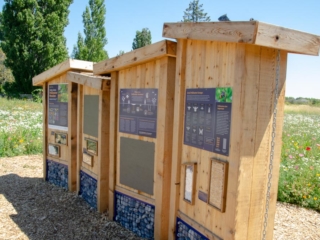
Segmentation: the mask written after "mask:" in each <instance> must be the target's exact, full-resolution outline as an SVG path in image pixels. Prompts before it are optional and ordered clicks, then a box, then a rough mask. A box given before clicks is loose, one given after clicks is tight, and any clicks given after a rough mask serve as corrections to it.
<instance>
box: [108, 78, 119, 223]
mask: <svg viewBox="0 0 320 240" xmlns="http://www.w3.org/2000/svg"><path fill="white" fill-rule="evenodd" d="M118 80H119V72H112V73H111V81H112V85H111V92H110V125H109V128H110V129H109V133H110V135H109V137H110V139H109V219H110V220H113V217H114V191H115V186H116V160H117V156H118V155H119V154H118V152H117V135H118V134H117V133H118V128H117V126H118V104H119V103H118V92H119V89H118Z"/></svg>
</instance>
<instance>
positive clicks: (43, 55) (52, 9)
mask: <svg viewBox="0 0 320 240" xmlns="http://www.w3.org/2000/svg"><path fill="white" fill-rule="evenodd" d="M71 3H72V0H58V1H54V0H28V1H21V0H5V5H4V6H3V10H2V13H1V14H0V33H1V34H0V40H1V48H2V50H3V52H4V53H5V55H6V57H7V58H6V60H5V61H4V63H5V65H6V67H8V68H10V69H11V71H12V74H13V76H14V78H15V82H13V83H12V84H11V85H10V86H9V85H8V87H7V89H8V91H9V90H11V91H13V92H15V93H27V94H28V93H31V91H32V90H33V89H34V88H33V86H32V78H33V77H34V76H36V75H38V74H40V73H42V72H43V71H45V70H47V69H48V68H51V67H53V66H55V65H57V64H59V63H60V62H62V61H64V60H66V59H67V58H68V51H67V47H66V39H65V37H64V36H63V33H64V29H65V27H66V26H67V24H68V14H69V10H68V9H69V6H70V4H71ZM7 89H6V90H7Z"/></svg>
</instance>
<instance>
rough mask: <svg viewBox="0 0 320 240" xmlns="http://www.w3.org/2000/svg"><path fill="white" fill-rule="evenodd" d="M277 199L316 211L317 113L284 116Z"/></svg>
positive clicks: (319, 170)
mask: <svg viewBox="0 0 320 240" xmlns="http://www.w3.org/2000/svg"><path fill="white" fill-rule="evenodd" d="M278 200H279V201H282V202H288V203H294V204H298V205H301V206H304V207H308V208H314V209H316V210H318V211H320V111H319V113H318V112H314V113H299V112H286V114H285V119H284V127H283V134H282V153H281V164H280V179H279V190H278Z"/></svg>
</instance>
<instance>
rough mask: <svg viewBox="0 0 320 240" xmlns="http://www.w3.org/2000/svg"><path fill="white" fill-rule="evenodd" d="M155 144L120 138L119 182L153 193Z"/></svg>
mask: <svg viewBox="0 0 320 240" xmlns="http://www.w3.org/2000/svg"><path fill="white" fill-rule="evenodd" d="M154 154H155V144H154V143H153V142H146V141H141V140H136V139H131V138H126V137H121V138H120V183H121V184H123V185H126V186H128V187H131V188H134V189H136V190H140V191H142V192H145V193H147V194H150V195H153V182H154Z"/></svg>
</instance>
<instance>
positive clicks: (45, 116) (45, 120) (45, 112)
mask: <svg viewBox="0 0 320 240" xmlns="http://www.w3.org/2000/svg"><path fill="white" fill-rule="evenodd" d="M42 91H43V93H42V109H43V115H42V117H43V120H42V122H43V126H42V151H43V156H42V157H43V180H46V177H47V155H48V109H47V106H48V84H47V83H44V84H43V85H42Z"/></svg>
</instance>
